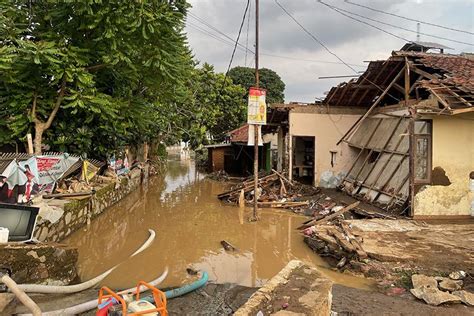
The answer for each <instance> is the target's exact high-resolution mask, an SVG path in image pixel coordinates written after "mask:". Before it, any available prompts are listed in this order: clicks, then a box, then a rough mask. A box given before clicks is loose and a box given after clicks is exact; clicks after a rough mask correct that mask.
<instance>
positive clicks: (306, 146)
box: [292, 136, 315, 185]
mask: <svg viewBox="0 0 474 316" xmlns="http://www.w3.org/2000/svg"><path fill="white" fill-rule="evenodd" d="M292 141H293V146H292V147H293V153H292V158H293V164H292V165H293V166H292V175H293V179H295V180H297V181H299V182H301V183H305V184H310V185H314V157H315V156H314V154H315V138H314V137H311V136H293V139H292Z"/></svg>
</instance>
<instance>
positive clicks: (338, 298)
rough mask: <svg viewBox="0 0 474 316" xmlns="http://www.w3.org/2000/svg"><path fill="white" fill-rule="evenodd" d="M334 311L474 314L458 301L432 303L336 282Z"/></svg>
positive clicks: (355, 312) (458, 315)
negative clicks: (457, 302)
mask: <svg viewBox="0 0 474 316" xmlns="http://www.w3.org/2000/svg"><path fill="white" fill-rule="evenodd" d="M332 295H333V298H332V310H333V311H334V312H336V313H338V315H341V316H342V315H344V316H346V315H374V316H379V315H406V316H411V315H413V316H415V315H417V316H419V315H434V316H441V315H450V316H461V315H474V307H467V306H465V305H461V304H456V305H448V306H437V307H434V306H430V305H427V304H425V303H424V302H422V301H419V300H417V299H416V298H414V297H413V296H412V295H411V294H410V293H408V292H407V293H405V294H403V295H401V296H388V295H385V294H382V293H377V292H369V291H365V290H360V289H354V288H350V287H346V286H343V285H339V284H335V285H334V286H333V289H332Z"/></svg>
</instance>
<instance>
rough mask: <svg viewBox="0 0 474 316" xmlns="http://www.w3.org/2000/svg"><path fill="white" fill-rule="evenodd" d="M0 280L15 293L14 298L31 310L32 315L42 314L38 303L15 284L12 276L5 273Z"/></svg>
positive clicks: (39, 315) (38, 315)
mask: <svg viewBox="0 0 474 316" xmlns="http://www.w3.org/2000/svg"><path fill="white" fill-rule="evenodd" d="M0 281H1V282H2V283H4V284H5V285H6V286H8V288H9V289H10V291H12V292H13V294H15V296H16V298H17V299H18V300H19V301H20V302H22V303H23V305H25V306H26V307H27V308H28V309H29V310H30V311H31V313H32V315H33V316H41V315H42V314H41V309H40V308H39V307H38V305H36V303H35V302H34V301H33V300H32V299H31V298H30V297H29V296H28V295H26V293H25V292H23V291H22V290H21V289H20V288H19V286H18V284H16V282H15V281H13V279H12V278H10V277H9V276H8V275H6V274H5V275H3V276H2V277H1V278H0Z"/></svg>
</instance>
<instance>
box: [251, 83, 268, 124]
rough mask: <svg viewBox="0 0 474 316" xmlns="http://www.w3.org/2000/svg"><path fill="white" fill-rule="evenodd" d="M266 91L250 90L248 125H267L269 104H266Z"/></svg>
mask: <svg viewBox="0 0 474 316" xmlns="http://www.w3.org/2000/svg"><path fill="white" fill-rule="evenodd" d="M266 94H267V92H266V90H265V89H258V88H254V87H252V88H250V90H249V103H248V109H247V123H248V124H254V125H265V124H266V123H267V104H266V103H265V96H266Z"/></svg>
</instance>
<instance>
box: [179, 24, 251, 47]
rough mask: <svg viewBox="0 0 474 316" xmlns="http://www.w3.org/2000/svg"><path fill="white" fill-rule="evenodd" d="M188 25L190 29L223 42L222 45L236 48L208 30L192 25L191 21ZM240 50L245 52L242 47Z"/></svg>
mask: <svg viewBox="0 0 474 316" xmlns="http://www.w3.org/2000/svg"><path fill="white" fill-rule="evenodd" d="M186 25H187V26H188V27H190V28H192V29H194V30H197V31H199V32H201V33H203V34H204V35H207V36H209V37H211V38H213V39H216V40H218V41H219V42H221V43H224V44H227V45H229V46H232V47H234V43H232V42H229V41H227V40H225V39H223V38H222V37H219V36H216V35H215V34H212V33H210V32H208V31H207V30H205V29H203V28H201V27H199V26H197V25H195V24H193V23H191V22H189V21H188V22H187V23H186ZM238 48H239V49H240V50H242V51H244V50H243V49H241V48H240V47H238Z"/></svg>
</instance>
